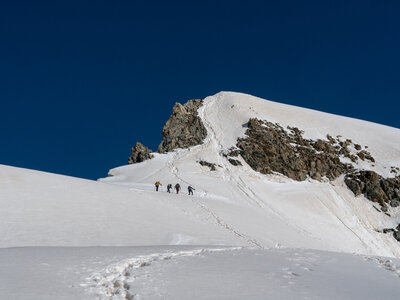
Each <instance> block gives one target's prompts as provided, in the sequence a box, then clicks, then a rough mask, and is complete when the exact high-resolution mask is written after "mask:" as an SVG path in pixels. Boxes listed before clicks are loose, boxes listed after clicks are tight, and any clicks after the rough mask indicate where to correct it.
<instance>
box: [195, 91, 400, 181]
mask: <svg viewBox="0 0 400 300" xmlns="http://www.w3.org/2000/svg"><path fill="white" fill-rule="evenodd" d="M204 103H205V105H204V106H203V107H202V108H200V114H201V116H202V118H203V120H205V121H206V122H207V124H208V125H209V127H210V128H211V130H212V131H213V133H214V134H215V139H216V140H217V141H218V142H219V144H220V146H221V147H222V148H225V149H228V148H229V147H231V146H234V145H235V144H236V140H237V138H238V137H243V136H244V133H245V131H246V126H245V124H246V123H247V121H248V120H249V119H250V118H258V119H261V120H267V121H269V122H272V123H279V124H280V125H281V126H283V127H287V126H291V127H298V128H299V129H301V130H304V136H305V137H306V138H309V139H314V140H315V139H325V140H326V135H327V134H330V135H331V136H341V137H342V138H343V139H351V140H352V141H353V142H354V143H356V144H360V145H362V146H368V151H370V152H371V154H372V156H373V157H375V159H376V164H375V167H372V166H371V165H370V164H363V165H361V167H363V168H368V169H372V170H374V171H376V172H377V173H379V174H381V175H382V176H384V177H391V176H393V173H390V167H391V166H396V167H400V130H399V129H396V128H392V127H388V126H384V125H380V124H376V123H371V122H367V121H361V120H357V119H352V118H347V117H342V116H338V115H333V114H329V113H323V112H319V111H315V110H311V109H305V108H301V107H296V106H291V105H285V104H281V103H277V102H272V101H268V100H264V99H261V98H257V97H253V96H250V95H246V94H241V93H233V92H221V93H218V94H216V95H214V96H211V97H208V98H206V99H205V100H204Z"/></svg>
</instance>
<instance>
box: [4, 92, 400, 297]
mask: <svg viewBox="0 0 400 300" xmlns="http://www.w3.org/2000/svg"><path fill="white" fill-rule="evenodd" d="M196 103H197V102H196ZM178 109H181V112H179V113H182V114H186V113H187V112H186V110H185V109H184V108H180V107H178ZM190 109H191V110H192V111H193V110H194V111H195V114H196V118H194V119H193V118H192V117H191V116H189V115H188V116H187V117H186V115H184V117H185V118H186V119H185V120H187V122H191V124H196V128H197V127H199V126H200V125H199V124H200V123H201V124H202V125H201V126H204V128H205V131H204V130H203V131H202V134H204V136H201V135H200V136H201V139H200V140H201V142H200V143H198V140H199V139H194V140H195V141H196V143H197V144H195V145H193V146H191V147H187V148H177V149H175V150H170V149H168V143H169V142H171V141H167V142H168V143H167V142H164V144H163V146H162V147H160V148H159V149H162V151H160V152H162V153H153V154H152V155H150V156H153V158H151V159H148V160H145V161H143V162H140V163H136V164H131V165H126V166H121V167H118V168H114V169H112V170H110V172H109V175H110V176H108V177H106V178H103V179H101V180H99V181H97V182H93V181H88V180H83V179H77V178H71V177H66V176H60V175H54V174H48V173H43V172H37V171H32V170H25V169H19V168H14V167H9V166H0V204H1V210H0V236H1V238H0V247H1V248H2V249H0V265H1V267H2V268H1V271H0V277H1V280H0V298H2V297H3V298H2V299H19V298H20V299H22V298H23V299H50V298H51V299H54V298H56V299H71V298H75V299H92V298H93V299H96V298H99V297H100V298H101V299H188V298H194V299H203V298H204V299H205V298H207V299H210V298H213V299H219V298H226V299H228V298H229V299H234V298H237V299H239V298H240V299H242V298H248V299H263V298H277V299H287V298H293V297H296V298H324V299H334V298H337V297H339V298H342V299H343V298H348V299H350V298H351V299H354V298H364V299H365V298H370V299H374V298H377V297H378V296H379V298H386V299H388V298H392V299H395V298H397V296H396V295H398V293H399V292H400V288H399V286H400V285H399V284H398V283H399V280H400V278H399V276H400V275H399V274H400V268H399V267H397V266H400V260H398V258H400V243H399V242H398V241H397V240H396V239H395V238H394V237H393V232H392V231H390V230H393V231H395V230H396V226H398V224H399V223H400V207H396V205H395V204H393V205H392V204H391V205H387V206H386V202H388V201H389V200H390V201H394V202H393V203H395V201H397V200H396V198H395V197H396V195H395V194H394V196H390V197H392V198H393V199H389V200H388V201H386V202H385V203H381V204H383V205H384V206H385V208H384V207H382V206H380V204H379V203H378V202H377V201H375V200H374V198H371V197H369V194H368V193H365V194H364V195H358V196H355V194H354V191H353V190H351V189H350V188H349V186H348V185H347V184H346V183H345V176H347V175H348V174H345V173H343V174H341V175H340V176H337V177H335V178H329V176H328V175H327V176H324V174H318V177H313V176H306V178H305V180H302V181H301V180H294V179H291V178H290V176H289V177H288V176H285V175H283V174H280V173H279V172H276V171H275V170H270V169H265V170H269V171H268V172H263V173H260V172H258V171H256V170H255V168H254V165H252V164H251V163H250V164H249V160H248V158H247V157H246V156H245V155H244V152H240V151H244V150H243V149H240V147H238V138H242V139H246V137H247V135H246V132H247V133H248V131H247V130H248V129H249V126H248V124H249V120H250V119H252V118H253V119H258V120H261V121H263V122H264V121H265V123H262V122H261V123H260V124H261V125H260V128H263V127H265V128H266V130H268V126H269V125H268V124H275V125H273V126H277V124H279V126H280V127H279V128H278V127H274V128H278V129H279V130H280V131H279V132H280V134H281V137H283V136H284V135H285V133H284V132H285V131H286V130H287V131H288V134H289V133H290V128H294V127H296V128H298V129H299V130H301V131H304V133H303V134H302V136H301V140H302V141H303V140H306V141H308V142H306V144H307V145H309V144H310V141H311V145H312V144H313V141H317V140H318V139H319V140H321V141H324V142H321V143H323V144H324V143H325V144H326V145H328V144H327V143H328V142H329V138H328V136H329V137H334V138H332V141H331V142H330V143H331V146H329V147H330V148H329V149H337V150H338V158H337V160H336V161H337V163H338V164H341V166H345V167H344V169H346V171H349V170H350V171H349V172H351V174H356V173H357V172H358V171H359V170H370V171H372V172H373V173H374V174H377V176H380V177H379V178H381V179H380V180H383V179H389V180H391V179H390V178H397V177H396V176H398V175H399V173H400V172H399V171H398V169H396V168H398V167H400V130H399V129H396V128H391V127H387V126H383V125H379V124H375V123H370V122H366V121H361V120H356V119H351V118H346V117H341V116H336V115H332V114H327V113H322V112H318V111H313V110H309V109H304V108H299V107H294V106H289V105H284V104H280V103H276V102H271V101H267V100H263V99H259V98H256V97H253V96H249V95H245V94H240V93H231V92H221V93H218V94H216V95H214V96H210V97H208V98H206V99H204V100H203V101H202V102H201V105H200V106H199V107H198V108H197V107H196V108H195V109H194V108H193V107H190ZM174 113H178V112H175V109H174ZM174 113H173V114H174ZM197 118H199V119H197ZM193 120H195V122H194V121H193ZM199 120H200V121H201V122H200V121H199ZM198 122H200V123H198ZM267 122H269V123H267ZM171 123H173V121H171ZM183 125H184V126H185V124H183ZM271 126H272V125H271ZM288 126H289V129H287V127H288ZM170 129H171V128H168V130H170ZM281 129H282V130H281ZM168 130H167V129H166V128H164V131H163V136H164V141H166V140H167V139H168V136H167V135H168V134H171V133H168V132H167V131H168ZM183 131H185V130H183ZM182 134H186V137H187V136H188V141H189V142H192V140H193V139H191V135H193V132H192V131H191V129H190V128H189V129H187V130H186V131H185V132H183V133H182ZM261 134H263V132H261ZM166 136H167V137H166ZM261 137H262V136H261ZM346 140H348V141H351V142H348V143H347V142H346ZM289 142H290V143H288V145H290V144H293V143H292V141H289ZM171 143H175V146H179V140H178V142H177V141H176V140H175V141H172V142H171ZM341 143H344V144H346V146H344V147H342V148H340V146H339V144H341ZM325 144H324V145H325ZM292 146H293V147H300V146H299V145H292ZM301 147H303V148H304V149H306V148H309V149H308V150H307V151H308V152H310V153H311V152H312V153H314V154H313V155H319V154H321V153H322V152H323V151H317V150H315V149H312V147H311V146H304V145H301ZM335 147H336V148H335ZM303 148H302V149H303ZM343 148H345V149H344V150H343ZM296 149H300V148H296ZM235 151H236V152H239V153H242V154H239V155H238V154H237V153H236V154H233V153H234V152H235ZM268 151H269V150H268ZM332 151H336V150H332ZM341 151H342V152H341ZM361 151H364V152H363V153H361V154H360V152H361ZM293 155H297V156H299V154H298V153H297V152H293ZM330 155H331V156H332V155H333V154H332V153H331V154H330ZM357 155H358V156H357ZM365 155H369V156H371V157H372V158H373V161H372V160H371V159H370V160H368V159H361V157H362V158H364V156H365ZM250 156H251V155H250ZM333 156H334V155H333ZM149 158H150V157H149ZM333 158H334V157H333ZM200 162H202V164H200ZM322 163H323V162H322ZM210 166H211V167H210ZM349 168H350V169H349ZM301 171H303V170H301ZM310 174H311V173H310ZM321 175H322V176H321ZM316 178H318V180H317V179H316ZM357 180H358V179H357ZM156 181H160V182H161V183H162V184H163V185H162V186H161V189H160V191H159V192H155V191H154V182H156ZM168 183H171V184H172V185H175V184H176V183H179V184H180V185H181V186H182V187H183V190H182V191H181V193H180V194H179V195H176V194H175V193H174V192H173V193H170V194H169V193H167V192H166V185H167V184H168ZM360 184H361V183H360ZM366 184H369V183H366ZM188 185H191V186H193V187H194V188H195V191H194V196H188V195H187V190H186V188H187V186H188ZM392 190H393V191H394V192H396V190H395V187H394V188H393V187H391V191H392ZM385 191H386V190H385ZM397 191H398V190H397ZM367 194H368V195H367ZM368 197H369V198H370V199H367V198H368ZM371 199H372V200H374V201H375V202H373V201H371ZM391 203H392V202H391ZM384 229H385V232H386V233H384V232H383V231H384ZM388 229H390V230H389V231H388ZM106 246H107V247H106ZM13 247H14V248H13ZM15 247H17V248H15ZM21 247H23V248H21ZM54 247H57V248H54ZM71 247H73V248H71ZM87 247H89V248H87ZM339 252H340V254H339ZM377 256H384V257H391V258H390V259H389V258H385V259H383V258H377ZM26 268H28V269H29V272H26V271H25V269H26ZM315 270H316V271H317V272H314V271H315ZM393 275H396V276H393ZM19 277H21V278H22V279H21V278H19ZM31 277H34V278H35V279H31V280H28V278H31ZM353 278H358V279H359V282H358V283H357V282H354V279H353ZM21 280H22V281H26V282H25V284H21ZM218 282H220V283H218ZM339 286H341V287H343V286H345V287H346V288H345V289H341V291H340V292H338V287H339ZM335 293H339V294H335ZM1 295H5V296H1Z"/></svg>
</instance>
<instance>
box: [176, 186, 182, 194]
mask: <svg viewBox="0 0 400 300" xmlns="http://www.w3.org/2000/svg"><path fill="white" fill-rule="evenodd" d="M180 189H181V186H180V184H179V183H177V184H175V190H176V193H177V194H179V190H180Z"/></svg>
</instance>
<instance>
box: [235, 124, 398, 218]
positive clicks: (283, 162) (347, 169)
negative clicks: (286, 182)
mask: <svg viewBox="0 0 400 300" xmlns="http://www.w3.org/2000/svg"><path fill="white" fill-rule="evenodd" d="M247 125H248V129H247V131H246V135H247V137H245V138H239V139H238V142H237V147H238V148H239V149H240V150H239V153H240V155H241V156H242V157H243V159H244V160H245V161H246V162H247V163H248V164H249V165H250V167H252V168H253V169H254V170H255V171H258V172H260V173H264V174H271V173H273V172H278V173H281V174H283V175H285V176H287V177H289V178H292V179H294V180H298V181H302V180H305V179H306V178H307V177H311V178H313V179H316V180H321V179H322V177H324V176H325V177H327V178H329V179H330V180H333V179H335V178H337V177H339V176H340V175H343V174H344V175H346V177H345V183H346V185H347V186H348V187H349V189H350V190H351V191H352V192H353V193H354V195H355V196H357V195H361V194H363V195H364V196H365V197H366V198H367V199H369V200H371V201H373V202H377V203H379V204H380V206H381V208H382V211H383V212H387V210H388V209H387V204H389V205H390V206H392V207H397V206H399V205H400V176H397V177H395V178H383V177H382V176H380V175H379V174H377V173H376V172H374V171H365V170H363V171H359V172H356V170H355V168H354V167H353V165H352V164H350V163H345V162H343V160H344V159H345V158H348V159H350V160H351V161H352V162H357V161H358V159H361V160H363V161H365V160H368V161H370V162H371V163H373V162H375V159H374V158H373V157H372V156H371V154H370V153H369V152H368V151H367V150H365V149H364V150H363V149H362V147H361V145H358V144H353V142H352V141H351V140H349V139H347V140H345V141H341V140H340V139H339V138H333V137H332V136H330V135H327V140H321V139H318V140H316V141H313V140H308V139H304V138H303V136H302V134H303V132H302V131H301V130H299V129H298V128H293V127H288V128H287V130H285V129H284V128H283V127H281V126H280V125H279V124H274V123H271V122H267V121H262V120H258V119H250V120H249V122H248V124H247ZM351 148H353V150H352V151H350V149H351ZM365 148H367V147H365ZM352 152H353V153H352ZM231 153H232V151H231ZM354 153H355V154H354ZM230 156H232V154H230ZM392 169H395V167H392Z"/></svg>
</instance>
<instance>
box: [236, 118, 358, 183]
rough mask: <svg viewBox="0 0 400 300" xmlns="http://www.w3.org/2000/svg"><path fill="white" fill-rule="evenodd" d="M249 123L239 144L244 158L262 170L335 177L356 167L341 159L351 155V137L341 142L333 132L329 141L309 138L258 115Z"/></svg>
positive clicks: (296, 176) (294, 176)
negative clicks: (259, 118) (262, 118)
mask: <svg viewBox="0 0 400 300" xmlns="http://www.w3.org/2000/svg"><path fill="white" fill-rule="evenodd" d="M247 126H248V129H247V131H246V135H247V137H245V138H240V139H238V142H237V147H238V148H239V149H240V151H239V152H240V155H241V156H242V157H243V159H244V160H245V161H246V162H247V163H248V164H249V165H250V166H251V167H252V168H253V169H254V170H256V171H258V172H261V173H263V174H271V173H273V172H278V173H281V174H283V175H286V176H287V177H289V178H292V179H294V180H298V181H302V180H305V179H306V178H307V177H308V176H309V177H311V178H313V179H316V180H321V179H322V177H324V176H325V177H327V178H329V179H331V180H332V179H335V178H336V177H338V176H339V175H341V174H344V173H346V172H347V171H349V170H351V169H352V166H351V165H350V164H346V163H342V162H341V160H340V155H343V156H348V157H350V155H351V154H350V151H349V150H348V148H347V147H348V146H349V145H350V144H351V142H350V141H347V142H340V141H338V140H335V139H333V138H332V137H330V136H328V140H327V141H325V140H317V141H313V140H307V139H304V138H303V136H302V134H303V132H302V131H301V130H299V129H298V128H292V127H289V128H288V130H285V129H284V128H283V127H281V126H280V125H279V124H274V123H271V122H267V121H261V120H258V119H250V120H249V122H248V124H247ZM340 143H341V144H340ZM352 158H353V159H356V158H354V157H352Z"/></svg>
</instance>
